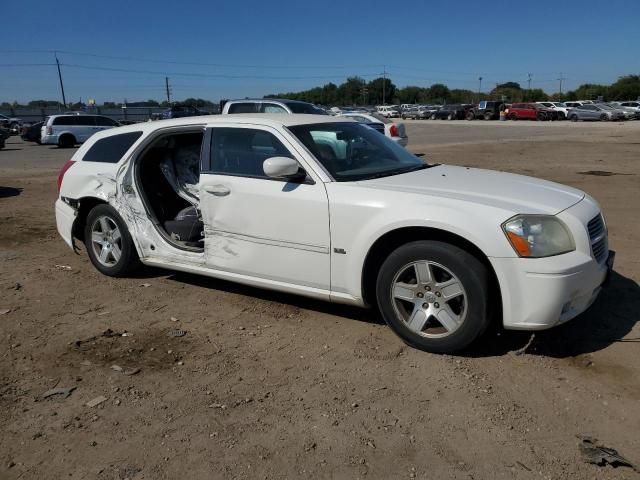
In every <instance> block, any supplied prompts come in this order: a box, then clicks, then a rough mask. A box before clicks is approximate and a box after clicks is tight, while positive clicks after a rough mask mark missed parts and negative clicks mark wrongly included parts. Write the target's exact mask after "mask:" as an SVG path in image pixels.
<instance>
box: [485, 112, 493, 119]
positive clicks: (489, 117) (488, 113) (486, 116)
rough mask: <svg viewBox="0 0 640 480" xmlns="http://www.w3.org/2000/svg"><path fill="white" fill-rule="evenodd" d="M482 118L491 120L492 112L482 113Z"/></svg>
mask: <svg viewBox="0 0 640 480" xmlns="http://www.w3.org/2000/svg"><path fill="white" fill-rule="evenodd" d="M484 119H485V120H493V114H491V112H486V113H485V114H484Z"/></svg>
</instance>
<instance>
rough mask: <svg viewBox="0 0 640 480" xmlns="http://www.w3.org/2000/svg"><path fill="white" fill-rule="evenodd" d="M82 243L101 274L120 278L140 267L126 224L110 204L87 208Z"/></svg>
mask: <svg viewBox="0 0 640 480" xmlns="http://www.w3.org/2000/svg"><path fill="white" fill-rule="evenodd" d="M84 244H85V246H86V248H87V253H88V254H89V259H90V260H91V263H93V266H94V267H96V269H97V270H98V271H99V272H101V273H103V274H104V275H108V276H109V277H122V276H125V275H126V274H128V273H130V272H132V271H134V270H136V269H137V268H138V267H140V258H139V257H138V252H137V251H136V247H135V245H134V244H133V240H132V239H131V234H130V233H129V230H128V229H127V225H126V224H125V223H124V220H122V217H121V216H120V215H119V214H118V212H116V210H115V209H114V208H113V207H112V206H110V205H106V204H101V205H97V206H95V207H94V208H93V209H91V211H90V212H89V214H88V215H87V219H86V222H85V228H84Z"/></svg>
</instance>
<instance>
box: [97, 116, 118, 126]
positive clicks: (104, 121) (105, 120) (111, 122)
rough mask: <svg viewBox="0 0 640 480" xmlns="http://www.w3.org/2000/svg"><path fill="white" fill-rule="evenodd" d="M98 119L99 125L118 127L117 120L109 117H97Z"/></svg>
mask: <svg viewBox="0 0 640 480" xmlns="http://www.w3.org/2000/svg"><path fill="white" fill-rule="evenodd" d="M95 119H96V125H98V126H99V127H117V126H118V122H116V121H115V120H112V119H111V118H109V117H95Z"/></svg>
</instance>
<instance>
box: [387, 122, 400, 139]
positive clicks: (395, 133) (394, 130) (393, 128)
mask: <svg viewBox="0 0 640 480" xmlns="http://www.w3.org/2000/svg"><path fill="white" fill-rule="evenodd" d="M389 133H390V134H391V136H392V137H399V136H400V135H398V126H397V125H395V124H394V125H391V127H389Z"/></svg>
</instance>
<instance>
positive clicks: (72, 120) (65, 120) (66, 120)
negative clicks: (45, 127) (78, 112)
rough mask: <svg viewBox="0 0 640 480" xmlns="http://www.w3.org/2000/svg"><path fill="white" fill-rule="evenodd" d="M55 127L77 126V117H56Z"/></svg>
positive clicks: (54, 120)
mask: <svg viewBox="0 0 640 480" xmlns="http://www.w3.org/2000/svg"><path fill="white" fill-rule="evenodd" d="M53 125H77V123H76V117H72V116H69V117H56V118H54V119H53Z"/></svg>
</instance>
